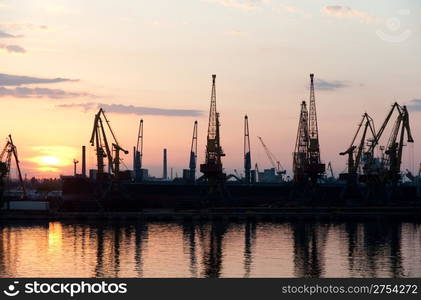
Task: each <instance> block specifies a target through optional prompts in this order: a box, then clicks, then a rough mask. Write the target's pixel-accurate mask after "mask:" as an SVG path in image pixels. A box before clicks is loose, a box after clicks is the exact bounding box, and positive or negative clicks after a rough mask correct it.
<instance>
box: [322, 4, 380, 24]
mask: <svg viewBox="0 0 421 300" xmlns="http://www.w3.org/2000/svg"><path fill="white" fill-rule="evenodd" d="M322 13H323V14H325V15H328V16H332V17H336V18H355V19H358V20H360V21H361V22H363V23H376V22H379V20H380V19H379V18H376V17H373V16H371V15H369V14H368V13H367V12H365V11H361V10H356V9H352V8H350V7H346V6H340V5H330V6H325V7H323V9H322Z"/></svg>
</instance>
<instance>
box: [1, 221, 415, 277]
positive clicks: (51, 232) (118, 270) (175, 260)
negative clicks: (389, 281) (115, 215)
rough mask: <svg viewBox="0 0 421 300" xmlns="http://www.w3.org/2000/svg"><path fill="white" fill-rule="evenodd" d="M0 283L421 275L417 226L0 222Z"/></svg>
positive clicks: (372, 223) (371, 223)
mask: <svg viewBox="0 0 421 300" xmlns="http://www.w3.org/2000/svg"><path fill="white" fill-rule="evenodd" d="M0 231H1V241H0V276H2V277H304V276H305V277H309V276H312V277H402V276H409V277H420V276H421V224H420V223H414V222H398V221H393V220H387V219H383V218H379V219H376V220H371V221H365V222H356V221H347V222H322V221H318V222H315V221H308V220H290V221H284V222H276V223H274V222H224V221H218V222H216V221H214V222H182V223H176V222H140V221H139V222H137V221H133V222H90V223H87V222H86V223H66V222H45V223H26V224H25V225H21V224H20V223H17V222H13V223H3V225H1V226H0Z"/></svg>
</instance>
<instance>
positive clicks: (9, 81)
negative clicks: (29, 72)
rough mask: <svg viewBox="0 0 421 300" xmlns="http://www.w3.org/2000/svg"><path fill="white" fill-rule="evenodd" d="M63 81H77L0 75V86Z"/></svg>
mask: <svg viewBox="0 0 421 300" xmlns="http://www.w3.org/2000/svg"><path fill="white" fill-rule="evenodd" d="M65 81H78V80H77V79H68V78H60V77H57V78H41V77H32V76H20V75H10V74H3V73H0V86H10V85H11V86H18V85H23V84H38V83H42V84H44V83H57V82H65Z"/></svg>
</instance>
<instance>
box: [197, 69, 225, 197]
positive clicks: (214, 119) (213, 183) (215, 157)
mask: <svg viewBox="0 0 421 300" xmlns="http://www.w3.org/2000/svg"><path fill="white" fill-rule="evenodd" d="M215 79H216V75H212V93H211V103H210V109H209V123H208V135H207V143H206V160H205V163H204V164H201V165H200V171H201V172H202V173H203V174H204V177H205V178H206V179H207V181H208V184H209V188H210V190H209V192H210V193H211V194H212V193H214V192H216V190H217V189H218V188H219V187H220V184H221V183H222V182H223V181H225V174H224V173H223V169H222V160H221V158H222V157H223V156H225V154H224V153H223V151H222V147H221V144H220V132H219V127H220V124H219V113H218V112H217V110H216V86H215Z"/></svg>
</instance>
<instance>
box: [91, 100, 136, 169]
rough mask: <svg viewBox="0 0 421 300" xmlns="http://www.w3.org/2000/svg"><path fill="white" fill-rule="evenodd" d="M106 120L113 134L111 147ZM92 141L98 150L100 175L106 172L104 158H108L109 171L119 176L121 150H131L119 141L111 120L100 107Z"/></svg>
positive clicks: (126, 152) (124, 151) (96, 116)
mask: <svg viewBox="0 0 421 300" xmlns="http://www.w3.org/2000/svg"><path fill="white" fill-rule="evenodd" d="M103 119H104V120H103ZM104 122H105V124H106V126H107V128H108V130H109V132H110V133H111V136H112V144H111V147H110V144H109V143H108V139H107V135H106V130H105V126H104ZM90 143H91V145H92V146H94V147H95V150H96V155H97V167H98V174H100V176H101V174H104V167H105V164H104V158H107V160H108V170H109V173H113V174H114V175H115V176H116V177H118V176H119V172H120V151H122V152H123V153H124V154H128V153H129V152H128V151H127V150H125V149H124V148H122V147H121V146H120V144H119V143H118V141H117V138H116V136H115V134H114V131H113V130H112V128H111V125H110V122H109V121H108V119H107V116H106V115H105V112H104V110H103V109H102V108H100V110H99V111H98V113H97V114H96V115H95V120H94V126H93V130H92V135H91V140H90Z"/></svg>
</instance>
